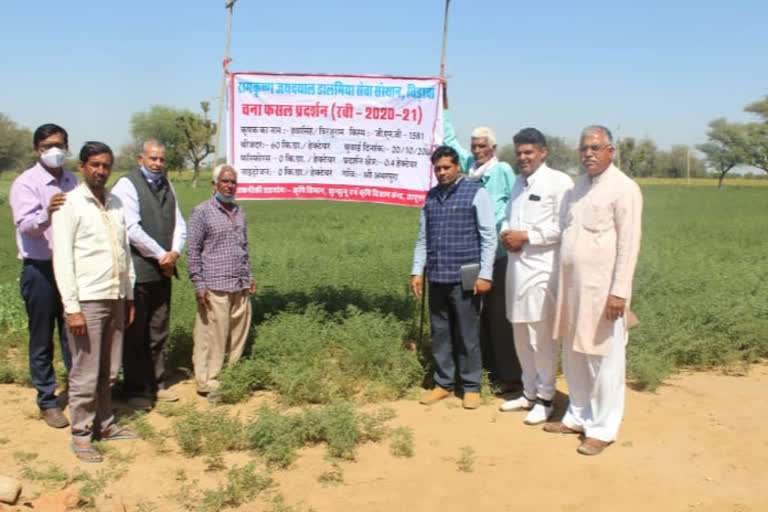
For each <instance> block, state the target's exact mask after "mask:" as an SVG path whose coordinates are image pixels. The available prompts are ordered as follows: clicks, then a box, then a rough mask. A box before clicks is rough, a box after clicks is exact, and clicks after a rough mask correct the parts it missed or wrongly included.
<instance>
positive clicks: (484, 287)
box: [472, 279, 491, 295]
mask: <svg viewBox="0 0 768 512" xmlns="http://www.w3.org/2000/svg"><path fill="white" fill-rule="evenodd" d="M490 291H491V282H490V281H488V280H487V279H478V280H477V281H475V289H474V290H473V291H472V294H473V295H485V294H486V293H488V292H490Z"/></svg>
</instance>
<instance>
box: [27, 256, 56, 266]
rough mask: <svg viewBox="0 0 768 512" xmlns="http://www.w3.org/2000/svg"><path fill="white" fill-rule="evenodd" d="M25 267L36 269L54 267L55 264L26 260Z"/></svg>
mask: <svg viewBox="0 0 768 512" xmlns="http://www.w3.org/2000/svg"><path fill="white" fill-rule="evenodd" d="M23 261H24V265H32V266H35V267H52V266H53V262H52V261H51V260H35V259H32V258H24V260H23Z"/></svg>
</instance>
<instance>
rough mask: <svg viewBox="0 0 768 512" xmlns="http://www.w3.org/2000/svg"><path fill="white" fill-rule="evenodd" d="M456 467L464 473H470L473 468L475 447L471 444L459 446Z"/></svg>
mask: <svg viewBox="0 0 768 512" xmlns="http://www.w3.org/2000/svg"><path fill="white" fill-rule="evenodd" d="M456 467H457V469H458V470H459V471H463V472H464V473H471V472H472V471H474V470H475V449H474V448H472V447H471V446H462V447H461V448H459V459H458V460H457V461H456Z"/></svg>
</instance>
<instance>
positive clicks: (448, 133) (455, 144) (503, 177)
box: [443, 109, 515, 258]
mask: <svg viewBox="0 0 768 512" xmlns="http://www.w3.org/2000/svg"><path fill="white" fill-rule="evenodd" d="M443 132H444V133H443V144H445V145H446V146H449V147H451V148H453V149H454V150H456V152H457V153H458V154H459V163H460V164H461V169H462V171H464V172H465V173H468V172H469V170H470V169H472V168H474V167H475V157H474V156H472V153H471V152H469V151H467V150H466V149H464V147H463V146H462V145H461V144H459V141H458V139H457V138H456V132H455V131H454V130H453V125H452V124H451V115H450V113H449V112H448V109H446V110H443ZM481 182H482V184H483V187H485V189H486V190H487V191H488V193H489V194H490V195H491V200H492V201H493V211H494V213H495V219H496V233H500V232H501V225H502V223H503V222H504V220H505V219H506V213H507V203H509V198H510V197H511V196H512V186H513V185H514V184H515V174H514V173H513V172H512V168H511V167H510V166H509V164H508V163H506V162H499V163H497V164H496V165H494V166H493V167H491V168H490V169H488V172H486V173H485V174H484V175H483V177H482V178H481ZM506 255H507V251H506V249H504V246H503V245H501V244H499V247H498V250H497V251H496V257H497V258H501V257H504V256H506Z"/></svg>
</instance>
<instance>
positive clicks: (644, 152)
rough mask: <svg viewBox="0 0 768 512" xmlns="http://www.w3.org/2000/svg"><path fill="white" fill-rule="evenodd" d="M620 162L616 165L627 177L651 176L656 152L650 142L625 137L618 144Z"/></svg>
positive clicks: (654, 146) (654, 145)
mask: <svg viewBox="0 0 768 512" xmlns="http://www.w3.org/2000/svg"><path fill="white" fill-rule="evenodd" d="M619 149H620V154H621V162H617V165H618V166H619V167H620V168H621V170H622V171H624V172H625V173H627V174H628V175H629V176H635V177H638V176H652V175H653V173H654V169H655V164H656V156H657V153H658V150H657V148H656V144H654V143H653V141H652V140H649V139H643V140H641V141H637V140H635V139H634V138H633V137H627V138H625V139H622V140H621V141H620V142H619Z"/></svg>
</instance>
